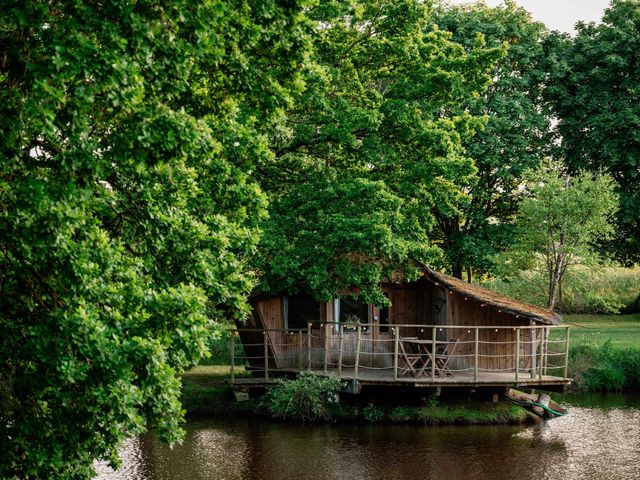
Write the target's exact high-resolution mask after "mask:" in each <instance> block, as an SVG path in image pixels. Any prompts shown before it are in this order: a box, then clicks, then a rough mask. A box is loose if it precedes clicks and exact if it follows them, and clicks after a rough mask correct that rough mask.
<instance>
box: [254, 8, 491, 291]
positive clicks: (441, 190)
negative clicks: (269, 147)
mask: <svg viewBox="0 0 640 480" xmlns="http://www.w3.org/2000/svg"><path fill="white" fill-rule="evenodd" d="M309 15H310V17H311V18H313V19H314V20H316V21H317V22H318V29H317V37H316V42H315V45H314V47H315V48H314V51H313V57H312V59H313V61H314V63H313V67H312V68H311V72H310V75H309V81H308V88H307V90H306V91H305V93H304V95H303V96H302V97H301V98H300V99H299V101H298V102H296V104H295V105H294V107H293V108H292V109H291V110H290V111H289V114H288V117H287V128H286V129H283V130H281V131H279V132H278V134H277V135H275V136H274V139H273V142H274V149H275V152H276V157H275V158H274V159H273V161H271V162H267V163H265V164H263V165H262V167H261V168H260V169H259V171H258V173H259V174H260V179H261V182H262V185H263V187H264V188H265V189H266V191H267V192H268V193H269V195H270V198H271V199H272V205H271V207H270V214H271V217H270V220H269V222H268V223H267V224H266V226H265V231H266V233H265V237H264V243H263V248H262V249H261V257H260V259H259V260H260V265H261V268H262V270H263V272H264V283H265V288H269V289H279V288H294V287H295V288H306V289H310V290H311V291H313V292H315V293H316V294H317V295H318V296H321V297H323V298H325V299H326V298H330V297H331V296H333V295H336V294H339V293H340V292H345V291H352V292H353V291H354V290H353V289H351V290H350V288H351V287H354V286H357V287H359V288H358V289H356V290H355V291H356V292H358V294H359V295H361V296H363V297H364V298H366V299H368V300H372V301H374V300H376V301H380V300H381V294H380V293H379V291H378V287H377V285H378V282H379V281H381V280H383V279H391V278H395V279H400V278H413V277H415V275H416V274H417V270H416V268H415V267H416V264H415V263H414V260H415V261H419V262H425V263H434V262H437V261H438V259H439V254H440V250H439V248H438V246H437V245H434V242H433V241H432V239H431V238H430V237H429V235H428V233H429V232H430V231H431V229H432V228H433V226H434V223H435V221H434V216H433V210H434V209H435V208H436V206H437V208H438V210H439V211H441V212H450V213H453V212H455V211H456V205H458V204H459V203H460V197H461V196H463V195H464V193H463V192H462V188H463V187H464V186H465V185H467V184H468V183H469V179H470V178H471V177H472V176H473V175H474V173H475V168H474V165H473V162H472V161H471V160H470V159H469V158H468V157H467V156H466V155H465V152H464V149H463V147H462V141H463V140H465V139H467V138H469V137H470V136H471V135H472V134H473V133H474V132H475V131H476V130H477V129H478V128H479V127H480V126H481V125H482V123H483V121H484V119H483V118H478V117H476V116H474V115H471V114H469V113H468V112H466V111H464V109H463V108H461V107H460V105H461V104H464V103H465V102H466V101H468V100H469V98H471V97H473V96H475V95H478V94H479V92H481V91H482V90H483V89H484V88H485V87H486V86H487V84H488V83H489V81H490V77H489V75H488V72H489V71H490V69H491V67H492V66H493V64H494V62H495V61H496V59H497V58H499V57H500V55H501V54H502V51H501V49H500V48H497V49H488V48H486V47H485V45H484V42H483V40H482V37H481V36H478V37H477V38H476V39H475V40H474V42H473V45H472V46H470V47H469V48H464V47H463V46H462V45H460V44H458V43H456V42H453V41H452V40H451V34H450V33H447V32H443V31H440V30H438V29H437V28H434V27H433V21H434V17H433V14H432V10H431V6H430V4H429V2H421V1H416V0H377V1H354V2H350V3H348V4H344V3H341V2H321V4H320V5H319V6H317V7H315V8H313V9H311V10H310V11H309ZM454 112H456V113H454Z"/></svg>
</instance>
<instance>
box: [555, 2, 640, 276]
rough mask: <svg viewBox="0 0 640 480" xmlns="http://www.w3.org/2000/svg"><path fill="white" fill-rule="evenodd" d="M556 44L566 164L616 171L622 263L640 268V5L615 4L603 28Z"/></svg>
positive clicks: (615, 243) (583, 28) (591, 27)
mask: <svg viewBox="0 0 640 480" xmlns="http://www.w3.org/2000/svg"><path fill="white" fill-rule="evenodd" d="M577 31H578V33H577V35H576V37H575V38H569V37H556V38H555V39H554V40H555V43H556V44H557V45H558V48H557V51H558V52H559V53H558V54H557V55H555V56H554V60H555V61H554V64H553V67H554V68H552V69H550V72H551V73H552V76H551V79H552V82H551V85H550V88H549V95H550V98H551V99H552V100H553V101H554V104H555V108H556V112H557V116H558V126H557V133H558V138H559V143H560V149H559V152H558V156H559V157H564V158H565V159H566V163H567V164H568V165H569V167H570V168H571V169H573V170H577V169H589V170H592V171H598V170H600V169H604V170H606V171H608V172H609V173H610V174H611V175H612V176H613V177H614V179H615V180H616V182H617V183H618V187H619V193H620V210H619V212H618V217H617V229H616V234H615V236H614V237H613V239H612V240H611V241H609V242H607V243H606V246H607V249H609V250H610V252H611V253H613V254H614V255H615V256H616V257H617V258H618V259H619V260H621V261H623V262H626V263H635V262H638V261H640V2H638V1H637V0H614V1H613V2H612V3H611V7H610V8H609V9H607V10H606V11H605V14H604V17H603V19H602V21H601V22H600V23H599V24H578V26H577Z"/></svg>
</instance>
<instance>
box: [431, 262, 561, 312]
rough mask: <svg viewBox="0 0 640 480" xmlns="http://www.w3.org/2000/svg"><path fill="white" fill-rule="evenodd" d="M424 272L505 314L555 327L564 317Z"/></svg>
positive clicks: (476, 287)
mask: <svg viewBox="0 0 640 480" xmlns="http://www.w3.org/2000/svg"><path fill="white" fill-rule="evenodd" d="M424 272H425V273H424V275H425V277H427V278H428V279H430V280H431V281H433V282H435V283H439V284H441V285H443V286H444V287H446V288H448V289H449V290H451V291H453V292H455V293H459V294H460V295H464V296H465V297H468V298H471V299H474V300H477V301H478V302H481V303H484V304H486V305H492V306H494V307H496V308H499V309H500V310H502V311H503V312H506V313H511V314H513V315H519V316H521V317H525V318H529V319H531V320H534V321H536V322H541V323H545V324H548V325H555V324H558V323H560V322H561V321H562V317H561V316H560V315H559V314H557V313H556V312H554V311H552V310H548V309H546V308H542V307H538V306H536V305H531V304H529V303H525V302H519V301H517V300H514V299H512V298H509V297H507V296H505V295H501V294H499V293H496V292H494V291H492V290H488V289H486V288H483V287H480V286H478V285H473V284H471V283H467V282H464V281H462V280H460V279H458V278H455V277H451V276H449V275H445V274H444V273H439V272H436V271H434V270H432V269H430V268H427V267H425V269H424Z"/></svg>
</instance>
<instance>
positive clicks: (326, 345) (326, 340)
mask: <svg viewBox="0 0 640 480" xmlns="http://www.w3.org/2000/svg"><path fill="white" fill-rule="evenodd" d="M320 327H321V328H322V329H323V331H324V373H327V370H328V366H329V357H328V355H329V338H328V337H327V327H324V326H323V324H320Z"/></svg>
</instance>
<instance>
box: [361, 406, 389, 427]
mask: <svg viewBox="0 0 640 480" xmlns="http://www.w3.org/2000/svg"><path fill="white" fill-rule="evenodd" d="M362 416H363V417H364V419H365V420H366V421H368V422H371V423H378V422H379V421H381V420H382V419H383V418H384V413H383V412H382V410H380V408H378V407H376V406H375V405H374V404H373V403H370V404H369V405H367V406H366V407H364V409H363V410H362Z"/></svg>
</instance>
